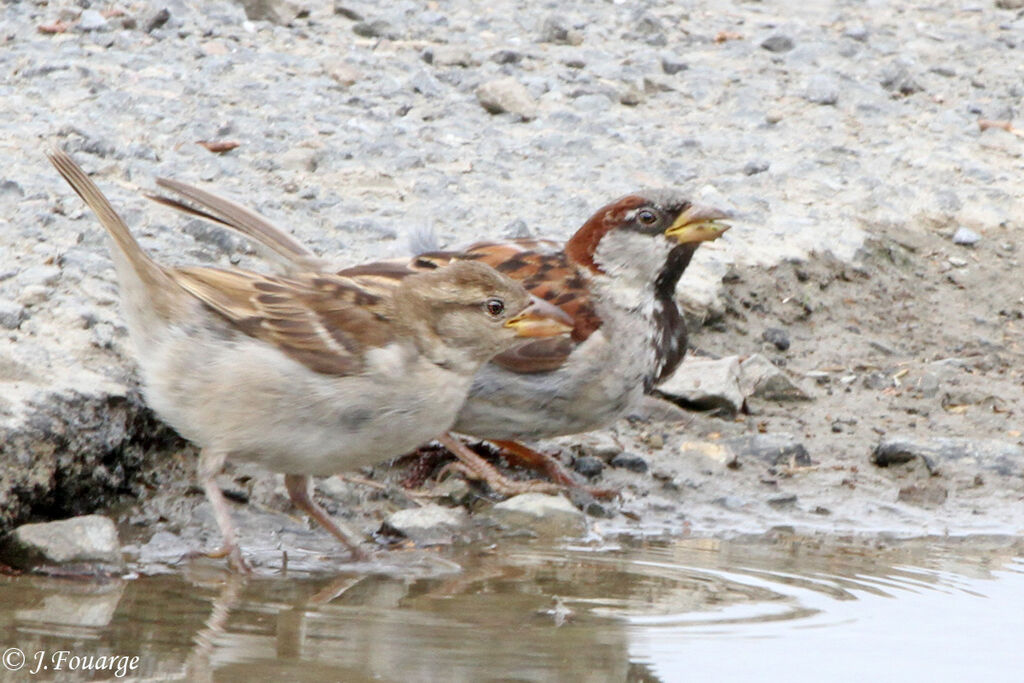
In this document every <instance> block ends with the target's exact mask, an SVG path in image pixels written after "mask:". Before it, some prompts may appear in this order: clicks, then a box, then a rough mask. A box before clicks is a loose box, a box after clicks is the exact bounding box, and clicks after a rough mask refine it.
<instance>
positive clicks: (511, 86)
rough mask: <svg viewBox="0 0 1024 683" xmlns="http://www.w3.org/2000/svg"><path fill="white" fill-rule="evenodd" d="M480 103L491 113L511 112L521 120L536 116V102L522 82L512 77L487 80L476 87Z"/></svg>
mask: <svg viewBox="0 0 1024 683" xmlns="http://www.w3.org/2000/svg"><path fill="white" fill-rule="evenodd" d="M476 97H477V100H479V102H480V105H481V106H482V107H483V108H484V109H486V110H487V111H489V112H490V113H492V114H503V113H506V112H508V113H511V114H516V115H518V116H519V117H520V118H521V119H522V120H523V121H529V120H530V119H533V118H536V116H537V102H536V101H535V100H534V99H533V97H532V96H531V95H530V92H529V91H528V90H527V89H526V86H524V85H523V84H522V83H520V82H519V81H517V80H516V79H514V78H499V79H497V80H493V81H488V82H486V83H484V84H482V85H481V86H480V87H478V88H477V89H476Z"/></svg>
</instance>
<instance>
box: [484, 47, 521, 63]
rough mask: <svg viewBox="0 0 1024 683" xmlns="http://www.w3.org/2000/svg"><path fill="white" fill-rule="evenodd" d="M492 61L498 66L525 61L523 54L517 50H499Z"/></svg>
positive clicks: (492, 56)
mask: <svg viewBox="0 0 1024 683" xmlns="http://www.w3.org/2000/svg"><path fill="white" fill-rule="evenodd" d="M491 61H494V62H497V63H498V64H518V63H519V62H521V61H523V53H521V52H516V51H515V50H498V51H497V52H495V53H494V54H493V55H491Z"/></svg>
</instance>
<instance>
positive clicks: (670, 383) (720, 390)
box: [658, 356, 743, 413]
mask: <svg viewBox="0 0 1024 683" xmlns="http://www.w3.org/2000/svg"><path fill="white" fill-rule="evenodd" d="M658 391H659V392H661V393H662V394H665V395H666V396H669V397H671V398H675V399H679V400H681V401H683V402H684V403H686V404H689V405H692V406H694V407H696V408H703V409H709V410H710V409H725V410H728V411H730V412H733V413H737V412H739V411H740V409H741V408H742V407H743V392H742V391H741V390H740V360H739V357H738V356H728V357H726V358H722V359H719V360H707V359H704V358H689V359H687V360H685V361H683V363H682V365H680V366H679V369H678V370H676V371H675V372H674V373H672V376H671V377H669V378H668V379H667V380H665V381H664V382H662V383H661V384H659V385H658Z"/></svg>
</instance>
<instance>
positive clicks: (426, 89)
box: [409, 69, 444, 97]
mask: <svg viewBox="0 0 1024 683" xmlns="http://www.w3.org/2000/svg"><path fill="white" fill-rule="evenodd" d="M409 85H411V86H412V89H413V90H415V91H416V92H418V93H420V94H421V95H425V96H427V97H439V96H440V95H441V94H443V93H444V86H442V85H441V81H439V80H437V79H436V78H434V77H433V76H432V75H430V74H429V73H427V72H426V71H424V70H423V69H419V70H418V71H417V72H416V73H415V74H413V77H412V78H411V79H410V81H409Z"/></svg>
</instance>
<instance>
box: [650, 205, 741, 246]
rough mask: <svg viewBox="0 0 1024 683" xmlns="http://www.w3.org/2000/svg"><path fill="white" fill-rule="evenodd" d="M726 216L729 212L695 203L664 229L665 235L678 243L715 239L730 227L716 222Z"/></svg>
mask: <svg viewBox="0 0 1024 683" xmlns="http://www.w3.org/2000/svg"><path fill="white" fill-rule="evenodd" d="M728 217H729V214H727V213H725V212H724V211H719V210H718V209H712V208H709V207H707V206H698V205H696V204H695V205H693V206H691V207H690V208H688V209H687V210H686V211H683V212H682V213H681V214H679V217H678V218H676V220H675V222H673V223H672V225H670V226H669V228H668V230H666V231H665V237H668V238H669V239H673V240H675V241H676V242H678V243H679V244H692V243H694V242H707V241H709V240H715V239H718V238H719V237H721V236H722V233H723V232H725V231H726V230H728V229H729V228H730V227H732V226H730V225H728V224H726V223H719V222H718V221H720V220H723V219H725V218H728Z"/></svg>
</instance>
